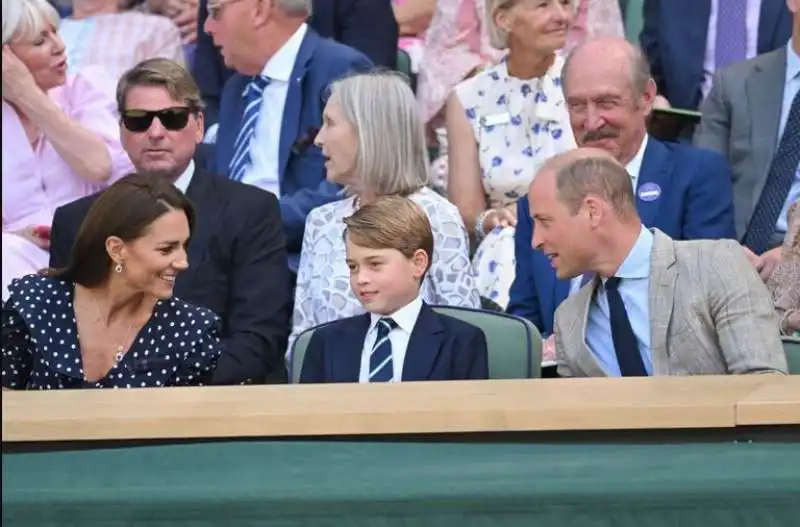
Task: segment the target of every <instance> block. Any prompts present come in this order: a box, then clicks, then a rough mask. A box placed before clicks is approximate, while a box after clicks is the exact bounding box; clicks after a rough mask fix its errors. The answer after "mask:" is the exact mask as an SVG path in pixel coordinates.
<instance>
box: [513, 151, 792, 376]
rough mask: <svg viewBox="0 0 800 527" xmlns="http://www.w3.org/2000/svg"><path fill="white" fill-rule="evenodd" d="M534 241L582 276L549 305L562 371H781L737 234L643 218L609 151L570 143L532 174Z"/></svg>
mask: <svg viewBox="0 0 800 527" xmlns="http://www.w3.org/2000/svg"><path fill="white" fill-rule="evenodd" d="M528 199H529V200H530V204H531V207H530V208H531V211H533V220H534V222H535V228H534V232H533V240H532V243H533V245H534V246H535V247H536V248H538V249H540V250H541V251H543V252H544V253H545V254H547V256H548V257H549V258H550V261H551V263H552V265H553V267H554V268H555V269H556V272H557V274H558V277H559V278H562V279H565V278H570V279H571V278H574V277H577V276H580V275H581V274H583V277H584V285H583V286H582V288H581V289H580V291H579V292H578V293H576V294H574V295H572V296H570V297H568V298H567V299H566V300H565V301H564V302H563V303H562V304H561V305H560V306H559V308H558V310H557V311H556V315H555V340H556V357H557V360H558V373H559V375H561V376H562V377H600V376H648V375H704V374H706V375H708V374H727V373H786V370H787V365H786V356H785V354H784V351H783V346H782V344H781V338H780V333H779V331H778V321H777V318H776V316H775V311H774V309H773V306H772V300H771V298H770V295H769V293H768V292H767V289H766V287H765V286H764V284H763V283H762V281H761V280H760V279H759V277H758V274H757V273H756V272H755V270H754V269H753V267H752V266H751V265H750V263H749V262H748V260H747V257H746V256H745V254H744V251H742V249H741V247H740V246H739V244H738V243H736V242H735V241H732V240H713V241H712V240H695V241H674V240H672V239H671V238H669V237H668V236H667V235H665V234H663V233H662V232H661V231H659V230H657V229H652V230H648V229H646V228H645V227H643V225H642V222H641V220H640V219H639V216H638V214H637V212H636V206H635V200H634V196H633V191H632V189H631V185H630V179H629V176H628V174H627V172H626V171H625V169H624V167H622V165H620V164H619V163H618V162H617V161H616V160H615V159H614V158H613V157H611V155H609V154H608V153H606V152H604V151H602V150H595V149H588V148H583V149H576V150H572V151H570V152H567V153H565V154H561V155H559V156H556V157H554V158H552V159H551V160H550V161H549V162H548V163H547V164H545V166H544V167H543V168H542V170H541V171H540V172H539V173H538V174H537V175H536V177H535V178H534V180H533V183H531V186H530V190H529V193H528Z"/></svg>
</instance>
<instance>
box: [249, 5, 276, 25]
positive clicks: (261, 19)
mask: <svg viewBox="0 0 800 527" xmlns="http://www.w3.org/2000/svg"><path fill="white" fill-rule="evenodd" d="M274 3H275V0H256V5H255V12H254V13H253V27H256V28H258V27H262V26H264V25H265V24H266V23H267V22H268V21H269V19H270V15H271V14H272V10H273V9H274V8H275V6H274V5H273V4H274Z"/></svg>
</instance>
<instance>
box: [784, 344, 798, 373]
mask: <svg viewBox="0 0 800 527" xmlns="http://www.w3.org/2000/svg"><path fill="white" fill-rule="evenodd" d="M783 350H784V351H785V352H786V362H787V363H788V364H789V373H790V374H791V375H800V337H783Z"/></svg>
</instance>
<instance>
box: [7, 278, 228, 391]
mask: <svg viewBox="0 0 800 527" xmlns="http://www.w3.org/2000/svg"><path fill="white" fill-rule="evenodd" d="M73 291H74V285H73V284H72V283H70V282H66V281H63V280H59V279H56V278H51V277H46V276H39V275H29V276H25V277H23V278H21V279H17V280H14V281H13V282H12V284H11V286H10V287H9V293H10V295H9V298H8V300H7V301H6V303H5V304H4V305H3V319H2V324H3V333H2V335H3V337H2V338H3V342H2V381H3V387H6V388H16V389H33V390H37V389H38V390H52V389H64V388H140V387H141V388H145V387H162V386H196V385H200V384H202V382H203V379H205V378H207V377H208V376H209V374H210V373H211V372H212V371H213V370H214V367H215V366H216V363H217V359H218V358H219V356H220V354H221V350H222V347H221V344H220V339H219V331H220V320H219V318H218V317H217V316H216V315H214V313H212V312H211V311H209V310H207V309H204V308H200V307H196V306H192V305H190V304H187V303H186V302H183V301H182V300H179V299H176V298H172V299H169V300H163V301H162V300H160V301H158V302H157V303H156V305H155V308H154V309H153V313H152V315H151V317H150V319H149V320H148V322H147V323H146V324H145V325H144V326H143V327H142V329H141V330H140V331H139V333H138V334H137V336H136V338H135V339H134V341H133V344H132V345H131V348H130V349H129V350H128V351H127V353H125V355H124V356H123V357H122V359H121V360H120V361H119V362H118V363H117V364H115V365H114V366H113V367H112V368H111V370H109V372H108V374H106V376H105V377H103V378H102V379H100V380H98V381H97V382H87V381H85V380H84V373H83V367H82V363H83V361H82V358H81V353H80V343H79V337H78V330H77V322H76V319H75V310H74V308H73V304H72V298H73Z"/></svg>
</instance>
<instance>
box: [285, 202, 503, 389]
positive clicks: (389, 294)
mask: <svg viewBox="0 0 800 527" xmlns="http://www.w3.org/2000/svg"><path fill="white" fill-rule="evenodd" d="M344 222H345V225H346V226H347V228H346V230H345V237H346V244H347V265H348V266H349V268H350V286H351V287H352V289H353V293H355V295H356V296H357V297H358V299H359V300H360V301H361V303H362V304H363V305H364V308H365V309H366V311H367V312H366V313H365V314H363V315H358V316H355V317H350V318H345V319H342V320H337V321H335V322H331V323H330V324H327V325H325V326H322V327H320V328H318V329H317V330H315V332H314V334H313V336H312V337H311V341H310V342H309V345H308V349H307V350H306V354H305V358H304V360H303V365H302V370H301V374H300V382H301V383H327V382H362V383H372V382H401V381H403V382H405V381H449V380H462V379H486V378H487V377H488V373H489V372H488V366H487V363H488V357H487V349H486V337H485V335H484V334H483V332H482V331H481V330H480V329H478V328H476V327H475V326H472V325H470V324H467V323H466V322H462V321H460V320H456V319H454V318H451V317H447V316H444V315H439V314H437V313H436V312H435V311H434V310H433V309H432V308H431V307H430V306H428V305H427V304H425V303H424V302H423V301H422V298H421V297H420V294H419V290H420V285H421V283H422V280H423V278H424V276H425V273H426V272H427V271H428V268H429V267H430V262H431V257H432V255H433V232H432V230H431V225H430V222H429V221H428V217H427V216H426V215H425V212H424V211H423V210H422V209H421V208H420V207H419V206H418V205H417V204H416V203H414V202H413V201H411V200H409V199H408V198H404V197H400V196H388V197H383V198H379V199H378V200H377V201H375V202H373V203H370V204H367V205H364V206H363V207H361V208H360V209H358V210H357V211H356V212H355V213H354V214H353V215H352V216H350V217H349V218H345V220H344Z"/></svg>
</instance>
